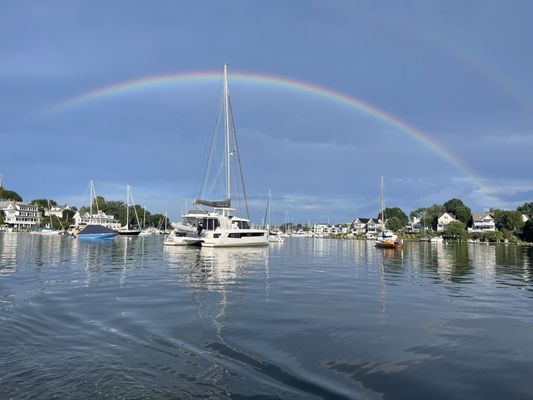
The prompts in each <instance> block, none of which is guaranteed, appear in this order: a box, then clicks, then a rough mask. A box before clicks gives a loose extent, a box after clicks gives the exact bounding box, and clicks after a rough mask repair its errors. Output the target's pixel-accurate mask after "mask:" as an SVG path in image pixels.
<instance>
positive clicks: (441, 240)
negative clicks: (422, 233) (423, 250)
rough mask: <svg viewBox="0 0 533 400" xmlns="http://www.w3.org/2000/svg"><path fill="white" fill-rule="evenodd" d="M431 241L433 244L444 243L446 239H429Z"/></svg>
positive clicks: (435, 237)
mask: <svg viewBox="0 0 533 400" xmlns="http://www.w3.org/2000/svg"><path fill="white" fill-rule="evenodd" d="M429 241H430V242H431V243H442V242H444V239H443V238H442V236H434V237H432V238H431V239H429Z"/></svg>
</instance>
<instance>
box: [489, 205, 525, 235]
mask: <svg viewBox="0 0 533 400" xmlns="http://www.w3.org/2000/svg"><path fill="white" fill-rule="evenodd" d="M490 213H491V215H492V216H493V218H494V223H495V224H496V228H497V229H498V230H499V231H502V232H505V231H509V232H516V231H518V230H519V229H520V228H522V226H523V225H524V222H523V221H522V213H521V212H520V211H508V210H497V209H494V208H492V209H491V210H490Z"/></svg>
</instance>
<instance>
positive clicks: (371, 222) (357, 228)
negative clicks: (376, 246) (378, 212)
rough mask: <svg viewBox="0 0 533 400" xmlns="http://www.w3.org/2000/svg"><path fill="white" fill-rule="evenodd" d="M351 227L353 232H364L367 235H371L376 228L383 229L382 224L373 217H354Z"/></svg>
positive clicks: (375, 231)
mask: <svg viewBox="0 0 533 400" xmlns="http://www.w3.org/2000/svg"><path fill="white" fill-rule="evenodd" d="M352 227H353V228H352V229H353V232H354V233H359V234H360V233H365V234H366V235H367V236H372V235H375V234H376V233H377V231H378V230H382V229H383V224H382V223H381V221H380V220H378V219H374V218H356V219H354V220H353V222H352Z"/></svg>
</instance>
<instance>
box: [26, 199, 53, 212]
mask: <svg viewBox="0 0 533 400" xmlns="http://www.w3.org/2000/svg"><path fill="white" fill-rule="evenodd" d="M48 202H50V204H51V205H52V206H57V202H56V201H54V200H50V199H35V200H32V201H31V202H30V204H36V205H37V206H39V208H40V209H42V210H48Z"/></svg>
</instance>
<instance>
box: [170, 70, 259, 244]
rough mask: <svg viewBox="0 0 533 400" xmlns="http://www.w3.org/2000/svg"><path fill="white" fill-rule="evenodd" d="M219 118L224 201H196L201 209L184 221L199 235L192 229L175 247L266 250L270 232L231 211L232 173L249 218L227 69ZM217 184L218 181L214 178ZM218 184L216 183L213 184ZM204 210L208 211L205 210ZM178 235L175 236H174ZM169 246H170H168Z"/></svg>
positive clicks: (193, 212)
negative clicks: (236, 179) (222, 127)
mask: <svg viewBox="0 0 533 400" xmlns="http://www.w3.org/2000/svg"><path fill="white" fill-rule="evenodd" d="M219 116H222V118H223V120H224V154H223V163H222V164H223V167H224V178H225V179H224V181H225V182H224V183H225V184H224V188H223V189H224V192H225V193H223V195H224V196H225V199H224V200H216V201H212V200H203V199H196V200H194V201H193V204H195V205H196V206H198V208H199V210H195V211H189V212H188V213H186V214H185V215H183V221H185V222H187V223H188V224H189V226H194V228H195V229H196V232H194V231H192V232H191V230H190V229H189V231H188V232H184V233H181V235H182V236H178V237H176V244H177V243H181V242H185V243H187V244H189V245H197V246H198V245H200V246H204V247H234V246H266V245H268V230H266V229H254V228H252V227H251V225H250V220H249V218H248V217H247V218H243V217H239V216H237V215H236V208H232V173H237V174H238V175H240V181H237V182H236V183H235V182H233V183H235V186H237V184H240V185H241V188H242V199H243V200H244V207H243V208H244V210H245V212H246V215H248V205H247V201H246V190H245V188H244V178H243V175H242V168H241V165H240V155H239V149H238V145H237V137H236V132H235V126H234V120H233V113H232V110H231V103H230V97H229V88H228V68H227V65H226V64H225V65H224V89H223V101H222V104H221V107H220V111H219ZM215 142H216V135H213V143H212V145H211V151H210V153H212V152H213V151H215V147H216V146H215ZM233 157H235V158H236V163H237V164H238V166H239V168H238V169H237V170H236V171H233V170H232V159H233ZM211 160H212V154H209V159H208V164H207V166H206V174H205V176H204V182H203V184H202V190H201V193H202V195H201V197H203V196H204V191H205V190H206V188H207V184H208V172H209V171H208V169H209V164H210V161H211ZM213 180H214V181H217V179H215V178H213ZM210 183H211V184H213V185H214V184H215V182H210ZM202 206H205V207H209V209H207V210H206V209H204V208H203V207H202ZM175 235H176V233H175ZM167 244H170V243H167Z"/></svg>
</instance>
